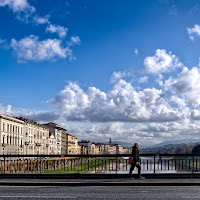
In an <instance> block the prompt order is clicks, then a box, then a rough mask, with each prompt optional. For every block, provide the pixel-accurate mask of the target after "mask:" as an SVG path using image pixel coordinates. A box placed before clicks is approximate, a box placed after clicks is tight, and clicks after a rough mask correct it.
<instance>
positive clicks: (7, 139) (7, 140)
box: [7, 136, 8, 144]
mask: <svg viewBox="0 0 200 200" xmlns="http://www.w3.org/2000/svg"><path fill="white" fill-rule="evenodd" d="M7 144H8V136H7Z"/></svg>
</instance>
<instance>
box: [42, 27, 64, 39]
mask: <svg viewBox="0 0 200 200" xmlns="http://www.w3.org/2000/svg"><path fill="white" fill-rule="evenodd" d="M46 31H48V32H51V33H57V34H58V35H59V37H60V38H64V37H66V36H67V31H68V29H67V28H65V27H63V26H59V25H52V24H50V25H49V26H48V27H47V28H46Z"/></svg>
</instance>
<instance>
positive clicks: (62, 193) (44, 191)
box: [0, 186, 200, 200]
mask: <svg viewBox="0 0 200 200" xmlns="http://www.w3.org/2000/svg"><path fill="white" fill-rule="evenodd" d="M0 199H5V200H6V199H9V200H10V199H15V200H16V199H21V200H23V199H33V200H34V199H37V200H38V199H41V200H42V199H200V187H199V186H194V187H193V186H190V187H174V186H170V187H163V186H161V187H151V186H148V187H142V186H141V187H140V186H137V187H135V186H119V187H117V186H114V187H111V186H110V187H107V186H106V187H105V186H89V187H66V186H63V187H56V186H53V187H46V186H45V187H41V186H27V187H21V186H0Z"/></svg>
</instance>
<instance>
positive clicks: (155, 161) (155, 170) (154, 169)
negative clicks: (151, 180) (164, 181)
mask: <svg viewBox="0 0 200 200" xmlns="http://www.w3.org/2000/svg"><path fill="white" fill-rule="evenodd" d="M153 159H154V174H155V173H156V156H155V155H154V158H153Z"/></svg>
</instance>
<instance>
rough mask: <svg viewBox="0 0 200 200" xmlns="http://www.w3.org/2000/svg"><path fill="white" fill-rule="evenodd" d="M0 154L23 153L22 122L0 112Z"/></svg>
mask: <svg viewBox="0 0 200 200" xmlns="http://www.w3.org/2000/svg"><path fill="white" fill-rule="evenodd" d="M0 136H1V137H0V144H1V147H0V154H24V122H23V121H22V120H19V119H15V118H12V117H9V116H6V115H1V114H0Z"/></svg>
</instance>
